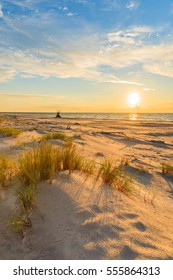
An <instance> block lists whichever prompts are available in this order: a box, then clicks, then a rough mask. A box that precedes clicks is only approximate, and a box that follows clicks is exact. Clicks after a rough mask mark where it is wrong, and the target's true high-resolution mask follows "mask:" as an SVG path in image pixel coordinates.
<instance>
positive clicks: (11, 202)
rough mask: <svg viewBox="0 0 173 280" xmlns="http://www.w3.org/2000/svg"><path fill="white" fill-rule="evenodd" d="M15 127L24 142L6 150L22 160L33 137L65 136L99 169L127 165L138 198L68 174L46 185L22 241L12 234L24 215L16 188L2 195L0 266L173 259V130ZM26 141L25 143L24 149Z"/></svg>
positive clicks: (98, 125)
mask: <svg viewBox="0 0 173 280" xmlns="http://www.w3.org/2000/svg"><path fill="white" fill-rule="evenodd" d="M20 123H21V125H20ZM69 123H70V124H71V128H70V129H67V125H68V124H69ZM11 126H13V127H14V126H18V127H20V126H21V127H23V128H25V130H26V132H24V133H22V134H21V135H20V137H19V138H18V139H17V140H16V139H13V138H7V137H6V138H0V149H1V151H3V152H4V151H7V152H8V153H9V152H11V151H12V154H13V155H14V156H16V157H17V156H18V154H19V153H20V152H22V151H23V150H27V149H28V148H29V147H31V146H32V141H33V137H35V139H34V141H35V140H36V138H39V136H40V135H42V134H44V133H46V132H47V131H57V130H58V131H63V132H65V133H66V134H67V135H69V136H73V137H74V139H75V140H74V141H75V144H76V146H77V147H78V149H79V151H81V152H82V153H83V154H85V155H86V157H89V158H94V159H95V161H96V162H98V163H99V162H100V161H101V160H102V159H103V158H105V157H108V158H112V157H114V158H115V159H117V160H120V159H122V158H126V159H127V160H128V161H129V166H128V167H127V169H128V172H129V174H130V175H131V176H132V177H133V182H132V183H131V184H132V189H133V193H132V194H131V195H130V196H126V195H124V194H123V193H121V192H119V191H117V190H116V189H113V188H111V187H110V186H109V185H107V184H105V183H103V182H102V181H100V180H97V179H96V178H95V177H91V178H86V175H85V174H83V173H80V172H77V171H76V172H74V173H73V174H71V175H69V174H68V172H61V173H59V174H57V176H55V178H54V180H53V182H52V184H50V183H49V182H47V181H45V182H42V183H41V184H40V185H39V187H38V190H37V194H36V206H35V208H34V209H33V211H32V216H31V219H32V228H29V229H28V230H26V232H25V235H24V238H23V239H21V238H20V237H18V236H16V235H15V234H14V233H12V232H11V231H10V230H9V229H8V228H7V227H6V225H7V222H8V221H9V220H10V217H11V216H12V215H13V214H14V210H15V208H16V194H15V188H10V189H8V190H6V191H1V198H0V212H1V223H0V248H1V250H0V259H173V218H172V213H173V177H172V176H173V175H169V174H168V175H165V174H162V173H161V163H167V162H169V163H170V162H171V161H172V158H173V150H172V145H173V141H172V134H171V133H172V132H171V131H173V123H168V124H167V123H163V124H162V125H160V123H157V122H151V123H148V122H137V121H134V122H132V121H131V122H129V121H120V120H118V121H117V120H116V121H115V120H105V121H103V120H81V119H75V120H74V119H70V120H69V119H61V120H55V119H49V120H46V119H43V118H42V119H39V118H38V119H33V118H31V117H25V119H24V118H22V117H18V122H17V125H16V120H11ZM32 128H33V130H32ZM153 129H154V131H153ZM19 140H20V141H21V142H25V145H23V146H22V145H21V146H20V149H19V145H17V143H18V141H19ZM152 140H154V141H164V143H159V142H152ZM16 141H17V142H16ZM34 141H33V142H34ZM51 142H52V143H53V144H55V145H58V146H60V145H62V143H61V142H62V141H59V140H51ZM9 143H10V144H9ZM27 143H28V144H27ZM33 145H34V143H33Z"/></svg>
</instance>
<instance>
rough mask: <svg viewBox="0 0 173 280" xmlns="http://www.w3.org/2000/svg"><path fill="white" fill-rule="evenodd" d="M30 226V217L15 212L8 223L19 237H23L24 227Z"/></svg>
mask: <svg viewBox="0 0 173 280" xmlns="http://www.w3.org/2000/svg"><path fill="white" fill-rule="evenodd" d="M27 227H31V221H30V219H29V218H28V217H27V216H26V215H24V214H16V215H14V217H13V218H12V220H11V222H10V223H9V228H10V229H11V230H12V231H13V232H14V233H16V234H18V235H20V237H22V238H23V237H24V229H25V228H27Z"/></svg>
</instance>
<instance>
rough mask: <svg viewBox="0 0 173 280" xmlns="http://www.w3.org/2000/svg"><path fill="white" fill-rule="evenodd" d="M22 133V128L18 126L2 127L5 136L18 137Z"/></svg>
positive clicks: (1, 131)
mask: <svg viewBox="0 0 173 280" xmlns="http://www.w3.org/2000/svg"><path fill="white" fill-rule="evenodd" d="M20 133H22V130H20V129H17V128H10V127H1V128H0V134H3V135H5V136H13V137H17V136H18V135H19V134H20Z"/></svg>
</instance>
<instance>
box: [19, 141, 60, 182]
mask: <svg viewBox="0 0 173 280" xmlns="http://www.w3.org/2000/svg"><path fill="white" fill-rule="evenodd" d="M58 161H60V158H59V153H58V149H56V148H55V147H54V146H53V145H51V144H49V143H45V142H42V143H41V144H40V145H39V146H38V147H36V148H33V149H31V150H29V151H28V152H27V153H25V154H23V155H22V156H21V157H20V159H19V178H20V181H21V182H22V185H25V186H26V185H27V186H30V185H34V186H36V185H37V184H38V182H39V181H41V180H47V179H50V180H52V177H53V175H54V174H55V171H56V170H57V169H58V167H57V166H59V165H60V164H59V162H58Z"/></svg>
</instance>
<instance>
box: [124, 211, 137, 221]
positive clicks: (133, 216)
mask: <svg viewBox="0 0 173 280" xmlns="http://www.w3.org/2000/svg"><path fill="white" fill-rule="evenodd" d="M124 216H125V217H126V218H128V219H132V220H133V219H136V218H138V217H139V216H138V215H137V214H133V213H125V214H124Z"/></svg>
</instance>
